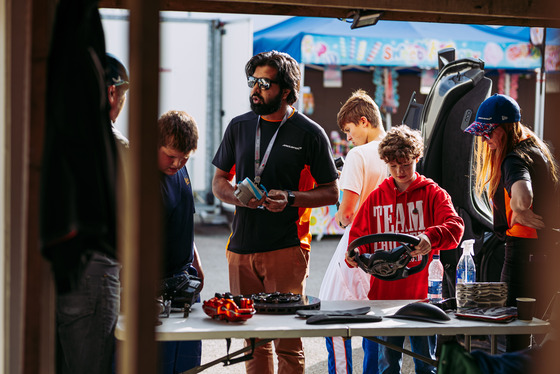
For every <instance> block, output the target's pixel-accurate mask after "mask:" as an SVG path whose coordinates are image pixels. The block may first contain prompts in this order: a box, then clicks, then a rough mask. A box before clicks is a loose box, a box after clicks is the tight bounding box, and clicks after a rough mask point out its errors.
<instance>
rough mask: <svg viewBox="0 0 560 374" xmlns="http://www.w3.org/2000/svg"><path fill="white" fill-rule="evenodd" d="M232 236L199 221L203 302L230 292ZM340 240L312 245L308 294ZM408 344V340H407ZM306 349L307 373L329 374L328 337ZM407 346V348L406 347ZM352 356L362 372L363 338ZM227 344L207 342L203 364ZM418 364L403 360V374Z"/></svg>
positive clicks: (240, 368)
mask: <svg viewBox="0 0 560 374" xmlns="http://www.w3.org/2000/svg"><path fill="white" fill-rule="evenodd" d="M229 234H230V230H229V227H228V226H227V224H212V223H204V222H201V221H200V220H198V223H197V224H196V225H195V243H196V246H197V248H198V252H199V255H200V258H201V261H202V266H203V269H204V273H205V280H204V289H203V290H202V292H201V299H202V300H208V299H210V298H212V297H213V296H214V294H215V293H216V292H220V293H224V292H227V291H229V283H228V271H227V261H226V256H225V248H226V243H227V239H228V236H229ZM339 240H340V236H324V237H323V238H322V239H321V240H320V241H317V240H315V239H314V240H313V242H312V243H311V255H310V272H309V278H308V279H307V285H306V294H307V295H310V296H317V295H319V288H320V286H321V282H322V280H323V276H324V273H325V269H326V268H327V266H328V264H329V262H330V260H331V257H332V255H333V253H334V251H335V249H336V246H337V244H338V242H339ZM407 342H408V340H407ZM303 346H304V351H305V360H306V368H305V373H306V374H324V373H327V372H328V370H327V350H326V348H325V340H324V338H303ZM405 346H406V345H405ZM241 348H243V340H242V339H232V344H231V347H230V352H234V351H236V350H238V349H241ZM352 348H353V349H352V357H353V362H354V373H362V360H363V351H362V348H361V339H356V338H354V339H352ZM226 353H227V350H226V341H225V339H224V340H221V339H220V340H204V341H203V343H202V364H205V363H208V362H211V361H213V360H216V359H218V358H221V357H223V356H225V355H226ZM413 368H414V364H413V363H412V359H411V358H410V357H407V356H405V357H404V359H403V370H402V373H403V374H409V373H414V369H413ZM203 372H204V373H207V374H214V373H232V374H236V373H239V374H242V373H245V365H244V364H243V363H238V364H234V365H231V366H223V364H217V365H215V366H213V367H210V368H208V369H206V370H204V371H203Z"/></svg>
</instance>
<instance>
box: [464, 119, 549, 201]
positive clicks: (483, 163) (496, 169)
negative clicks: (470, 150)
mask: <svg viewBox="0 0 560 374" xmlns="http://www.w3.org/2000/svg"><path fill="white" fill-rule="evenodd" d="M498 127H501V128H502V129H503V130H504V135H503V138H502V139H500V142H499V146H498V147H497V148H496V149H495V150H494V149H490V148H489V147H488V144H486V142H484V141H483V139H482V137H481V136H477V137H476V139H475V153H474V160H473V161H474V169H475V173H476V191H477V193H478V194H479V195H482V193H483V192H484V190H485V188H486V187H487V188H488V196H489V197H490V198H493V197H494V195H495V194H496V192H497V190H498V185H499V184H500V178H501V176H502V170H501V165H502V162H503V161H504V159H505V158H506V156H507V155H508V154H509V153H510V152H511V151H513V149H514V148H515V146H517V145H518V144H519V143H520V142H521V141H522V140H525V139H527V141H528V142H531V143H532V145H534V146H535V147H536V148H538V149H539V150H540V151H541V152H542V154H543V156H544V158H545V159H546V160H547V162H548V166H549V170H550V175H551V179H552V181H553V182H554V184H558V181H559V178H558V165H557V163H556V161H555V160H554V157H553V156H552V153H551V152H550V149H549V148H548V146H547V145H546V143H545V142H543V141H542V140H541V139H539V138H538V137H537V136H536V135H535V133H534V132H533V131H531V130H530V129H529V128H528V127H527V126H525V125H523V124H521V122H514V123H504V124H500V125H498ZM494 131H495V130H494ZM521 157H523V158H525V159H526V160H527V161H529V162H532V161H533V160H531V158H530V157H529V155H527V154H523V155H521Z"/></svg>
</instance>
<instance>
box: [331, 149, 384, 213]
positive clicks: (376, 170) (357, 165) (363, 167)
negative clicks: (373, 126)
mask: <svg viewBox="0 0 560 374" xmlns="http://www.w3.org/2000/svg"><path fill="white" fill-rule="evenodd" d="M379 143H380V142H379V141H373V142H369V143H367V144H364V145H360V146H357V147H354V148H352V149H351V150H350V151H349V152H348V154H347V155H346V159H345V162H344V167H343V168H342V173H341V175H340V180H339V185H340V189H341V190H343V191H344V190H349V191H352V192H355V193H357V194H358V195H360V206H362V203H363V202H364V200H365V199H366V198H367V197H368V196H369V194H370V193H371V191H373V190H374V188H375V187H377V186H378V185H379V184H380V183H381V182H382V181H383V180H384V179H385V178H387V176H388V173H387V165H386V164H385V162H384V161H383V160H381V159H380V158H379V153H378V151H377V148H378V146H379Z"/></svg>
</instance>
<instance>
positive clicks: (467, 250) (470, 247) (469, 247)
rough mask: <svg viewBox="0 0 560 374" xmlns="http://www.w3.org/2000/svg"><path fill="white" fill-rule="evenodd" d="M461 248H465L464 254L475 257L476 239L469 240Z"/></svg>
mask: <svg viewBox="0 0 560 374" xmlns="http://www.w3.org/2000/svg"><path fill="white" fill-rule="evenodd" d="M461 247H463V254H466V253H468V254H471V255H474V239H468V240H465V241H463V244H461Z"/></svg>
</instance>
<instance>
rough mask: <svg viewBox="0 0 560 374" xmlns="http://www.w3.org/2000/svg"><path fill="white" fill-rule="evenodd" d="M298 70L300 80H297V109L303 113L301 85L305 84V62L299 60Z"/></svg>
mask: <svg viewBox="0 0 560 374" xmlns="http://www.w3.org/2000/svg"><path fill="white" fill-rule="evenodd" d="M299 71H300V72H301V80H300V82H299V95H298V97H299V98H298V111H299V112H300V113H303V86H305V64H304V63H303V62H300V64H299Z"/></svg>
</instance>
